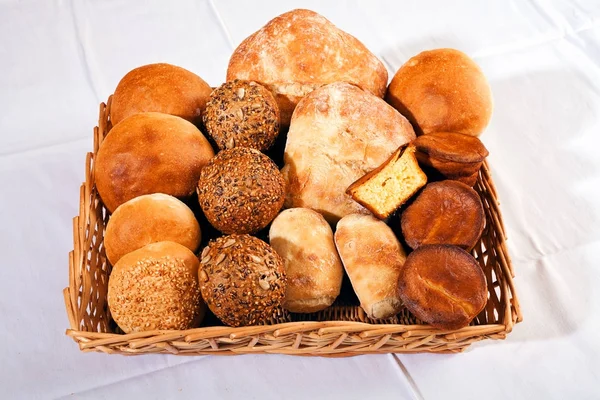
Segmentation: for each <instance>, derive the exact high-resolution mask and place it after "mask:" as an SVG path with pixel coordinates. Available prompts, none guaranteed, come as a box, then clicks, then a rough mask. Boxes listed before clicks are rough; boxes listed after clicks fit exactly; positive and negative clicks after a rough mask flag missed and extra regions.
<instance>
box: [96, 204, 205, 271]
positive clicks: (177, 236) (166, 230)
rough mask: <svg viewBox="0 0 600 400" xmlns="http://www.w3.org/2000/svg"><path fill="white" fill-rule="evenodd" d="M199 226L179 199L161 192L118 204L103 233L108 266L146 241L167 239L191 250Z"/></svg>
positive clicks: (197, 237)
mask: <svg viewBox="0 0 600 400" xmlns="http://www.w3.org/2000/svg"><path fill="white" fill-rule="evenodd" d="M200 240H201V232H200V225H199V224H198V221H197V220H196V217H195V216H194V213H193V212H192V210H190V209H189V207H188V206H186V205H185V204H184V203H183V202H182V201H180V200H178V199H177V198H175V197H173V196H169V195H167V194H163V193H154V194H147V195H143V196H139V197H136V198H134V199H131V200H129V201H128V202H126V203H124V204H121V205H120V206H119V207H117V209H116V210H115V212H114V213H113V214H112V215H111V217H110V219H109V220H108V225H107V226H106V232H105V233H104V248H105V250H106V256H107V257H108V260H109V261H110V263H111V264H112V265H114V264H116V263H117V261H119V259H120V258H121V257H123V256H124V255H125V254H127V253H131V252H132V251H134V250H137V249H139V248H141V247H144V246H145V245H147V244H150V243H156V242H163V241H170V242H175V243H179V244H181V245H183V246H185V247H187V248H188V249H190V250H191V251H193V252H195V251H196V250H197V249H198V246H199V245H200Z"/></svg>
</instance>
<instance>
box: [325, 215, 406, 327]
mask: <svg viewBox="0 0 600 400" xmlns="http://www.w3.org/2000/svg"><path fill="white" fill-rule="evenodd" d="M335 245H336V247H337V249H338V252H339V254H340V258H341V259H342V263H343V264H344V268H345V269H346V273H347V274H348V277H349V278H350V282H352V287H353V288H354V292H355V293H356V295H357V296H358V299H359V300H360V306H361V307H362V308H363V310H365V312H366V313H367V315H368V316H369V317H370V318H390V317H392V316H394V315H395V314H397V313H398V312H400V310H401V308H402V307H401V301H400V297H399V296H398V277H399V276H400V271H401V270H402V266H403V265H404V261H405V260H406V254H405V253H404V249H403V248H402V245H401V244H400V242H398V239H397V238H396V236H395V235H394V232H392V230H391V229H390V227H389V226H387V225H386V224H385V222H383V221H380V220H378V219H377V218H375V217H373V216H372V215H361V214H351V215H347V216H345V217H344V218H342V219H341V220H340V222H338V224H337V229H336V231H335Z"/></svg>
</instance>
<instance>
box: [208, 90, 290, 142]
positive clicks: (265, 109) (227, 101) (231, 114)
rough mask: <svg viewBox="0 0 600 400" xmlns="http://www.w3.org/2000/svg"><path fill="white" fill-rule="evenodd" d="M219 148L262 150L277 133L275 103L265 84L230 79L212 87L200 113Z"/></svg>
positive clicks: (277, 121)
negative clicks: (204, 106)
mask: <svg viewBox="0 0 600 400" xmlns="http://www.w3.org/2000/svg"><path fill="white" fill-rule="evenodd" d="M202 120H203V121H204V126H205V128H206V131H207V132H208V134H209V136H210V137H211V138H212V139H213V140H214V141H215V143H216V144H217V146H218V147H219V149H221V150H223V149H231V148H234V147H251V148H254V149H257V150H260V151H265V150H267V149H268V148H269V147H271V146H272V145H273V143H274V142H275V139H276V138H277V135H278V134H279V107H278V106H277V102H276V101H275V97H273V94H271V92H270V91H269V90H267V89H266V88H265V87H263V86H261V85H259V84H258V83H256V82H252V81H242V80H238V79H236V80H233V81H230V82H226V83H224V84H223V85H221V86H219V87H218V88H217V89H215V90H214V91H213V92H212V93H211V95H210V100H209V101H208V103H207V104H206V109H205V110H204V114H203V117H202Z"/></svg>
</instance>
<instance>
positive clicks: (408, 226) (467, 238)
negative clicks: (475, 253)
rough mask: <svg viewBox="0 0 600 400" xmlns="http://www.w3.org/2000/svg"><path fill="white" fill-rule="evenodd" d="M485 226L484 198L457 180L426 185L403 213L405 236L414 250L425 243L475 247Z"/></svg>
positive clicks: (403, 231) (402, 225)
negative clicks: (482, 199) (482, 201)
mask: <svg viewBox="0 0 600 400" xmlns="http://www.w3.org/2000/svg"><path fill="white" fill-rule="evenodd" d="M484 225H485V213H484V210H483V204H482V203H481V199H480V198H479V195H478V194H477V192H476V191H475V190H473V189H472V188H470V187H469V186H467V185H466V184H464V183H462V182H458V181H454V180H445V181H441V182H433V183H429V184H427V186H425V188H424V189H423V190H422V191H421V193H420V194H419V195H418V196H417V198H416V199H415V201H414V202H413V203H412V204H411V205H410V206H408V207H407V208H406V209H405V210H404V211H403V212H402V219H401V227H402V235H403V236H404V240H405V241H406V243H407V244H408V245H409V246H410V247H411V248H413V249H416V248H418V247H420V246H422V245H426V244H452V245H456V246H459V247H461V248H463V249H465V250H470V249H472V248H473V246H475V244H476V243H477V241H478V240H479V238H480V237H481V233H482V232H483V228H484Z"/></svg>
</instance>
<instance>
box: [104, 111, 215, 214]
mask: <svg viewBox="0 0 600 400" xmlns="http://www.w3.org/2000/svg"><path fill="white" fill-rule="evenodd" d="M213 156H214V152H213V149H212V147H211V146H210V144H209V143H208V140H206V138H205V137H204V136H203V135H202V133H201V132H200V131H199V130H198V128H196V127H195V126H194V125H192V124H191V123H190V122H188V121H186V120H184V119H181V118H179V117H174V116H171V115H167V114H160V113H143V114H136V115H133V116H131V117H129V118H127V119H125V120H123V121H122V122H121V123H119V124H117V125H115V126H114V127H113V128H112V129H111V130H110V132H109V133H108V136H107V137H106V139H104V141H103V142H102V145H101V146H100V149H99V150H98V154H97V156H96V159H95V165H94V171H95V174H96V187H97V188H98V192H99V193H100V197H101V198H102V202H103V203H104V205H105V206H106V208H107V209H108V210H109V211H111V212H113V211H114V210H115V209H116V208H117V207H118V206H120V205H121V204H123V203H125V202H126V201H127V200H131V199H133V198H134V197H137V196H141V195H143V194H150V193H165V194H170V195H171V196H175V197H178V198H187V197H189V196H191V195H192V194H193V193H194V191H195V189H196V184H197V183H198V179H199V178H200V170H201V169H202V167H204V166H205V165H206V164H207V163H208V160H210V159H211V158H212V157H213Z"/></svg>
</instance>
